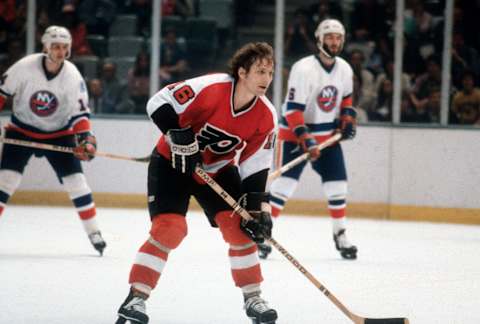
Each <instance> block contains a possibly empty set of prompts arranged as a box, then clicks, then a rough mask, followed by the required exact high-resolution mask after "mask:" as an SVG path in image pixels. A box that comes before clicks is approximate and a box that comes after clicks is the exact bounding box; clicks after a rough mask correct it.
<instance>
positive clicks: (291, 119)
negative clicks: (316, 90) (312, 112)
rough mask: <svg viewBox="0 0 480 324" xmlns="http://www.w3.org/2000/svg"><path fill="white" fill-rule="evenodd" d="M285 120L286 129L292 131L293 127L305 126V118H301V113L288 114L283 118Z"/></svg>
mask: <svg viewBox="0 0 480 324" xmlns="http://www.w3.org/2000/svg"><path fill="white" fill-rule="evenodd" d="M285 119H286V120H287V123H288V127H289V128H290V129H292V130H294V129H295V127H297V126H300V125H304V124H305V118H304V117H303V111H295V112H293V113H291V114H288V115H286V116H285Z"/></svg>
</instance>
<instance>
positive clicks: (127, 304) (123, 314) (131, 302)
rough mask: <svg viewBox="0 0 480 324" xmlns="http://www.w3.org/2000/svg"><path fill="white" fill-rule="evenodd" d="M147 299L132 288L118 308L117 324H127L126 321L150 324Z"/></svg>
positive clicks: (135, 323) (134, 323)
mask: <svg viewBox="0 0 480 324" xmlns="http://www.w3.org/2000/svg"><path fill="white" fill-rule="evenodd" d="M139 295H141V294H139ZM145 299H146V298H145V296H137V295H136V294H134V293H133V290H132V289H130V293H129V294H128V296H127V299H125V301H124V302H123V304H122V306H120V308H119V309H118V319H117V321H116V322H115V324H125V322H126V321H130V323H132V324H148V316H147V314H146V307H145Z"/></svg>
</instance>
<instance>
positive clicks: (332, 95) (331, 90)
mask: <svg viewBox="0 0 480 324" xmlns="http://www.w3.org/2000/svg"><path fill="white" fill-rule="evenodd" d="M337 96H338V90H337V88H335V87H334V86H331V85H329V86H326V87H324V88H323V89H322V90H321V91H320V93H319V94H318V96H317V105H318V107H320V109H322V110H323V111H325V112H330V111H332V110H333V108H335V103H336V102H337Z"/></svg>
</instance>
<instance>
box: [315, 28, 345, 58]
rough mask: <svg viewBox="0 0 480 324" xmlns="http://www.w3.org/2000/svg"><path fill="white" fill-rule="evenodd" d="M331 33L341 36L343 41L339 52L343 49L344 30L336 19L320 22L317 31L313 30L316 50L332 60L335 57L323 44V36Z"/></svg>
mask: <svg viewBox="0 0 480 324" xmlns="http://www.w3.org/2000/svg"><path fill="white" fill-rule="evenodd" d="M331 33H335V34H340V35H342V38H343V41H342V44H341V45H340V51H341V50H342V48H343V44H344V43H345V28H344V27H343V25H342V23H341V22H340V21H338V20H337V19H325V20H324V21H322V22H321V23H320V24H319V25H318V27H317V30H315V38H316V39H317V47H318V49H319V50H320V51H321V52H322V53H323V54H325V55H326V56H328V57H331V58H333V57H334V56H335V55H334V54H332V53H330V51H329V50H328V48H326V47H325V46H324V43H323V41H324V37H325V35H326V34H331ZM340 51H339V52H340Z"/></svg>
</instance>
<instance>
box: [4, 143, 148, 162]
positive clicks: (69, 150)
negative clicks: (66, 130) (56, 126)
mask: <svg viewBox="0 0 480 324" xmlns="http://www.w3.org/2000/svg"><path fill="white" fill-rule="evenodd" d="M0 142H3V143H5V144H10V145H18V146H25V147H32V148H37V149H42V150H48V151H56V152H63V153H71V154H74V151H73V149H74V148H73V147H68V146H59V145H53V144H46V143H38V142H30V141H24V140H19V139H14V138H5V137H0ZM95 155H96V156H102V157H106V158H110V159H117V160H128V161H135V162H148V161H150V156H145V157H141V158H136V157H131V156H123V155H117V154H112V153H104V152H99V151H97V152H95Z"/></svg>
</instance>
